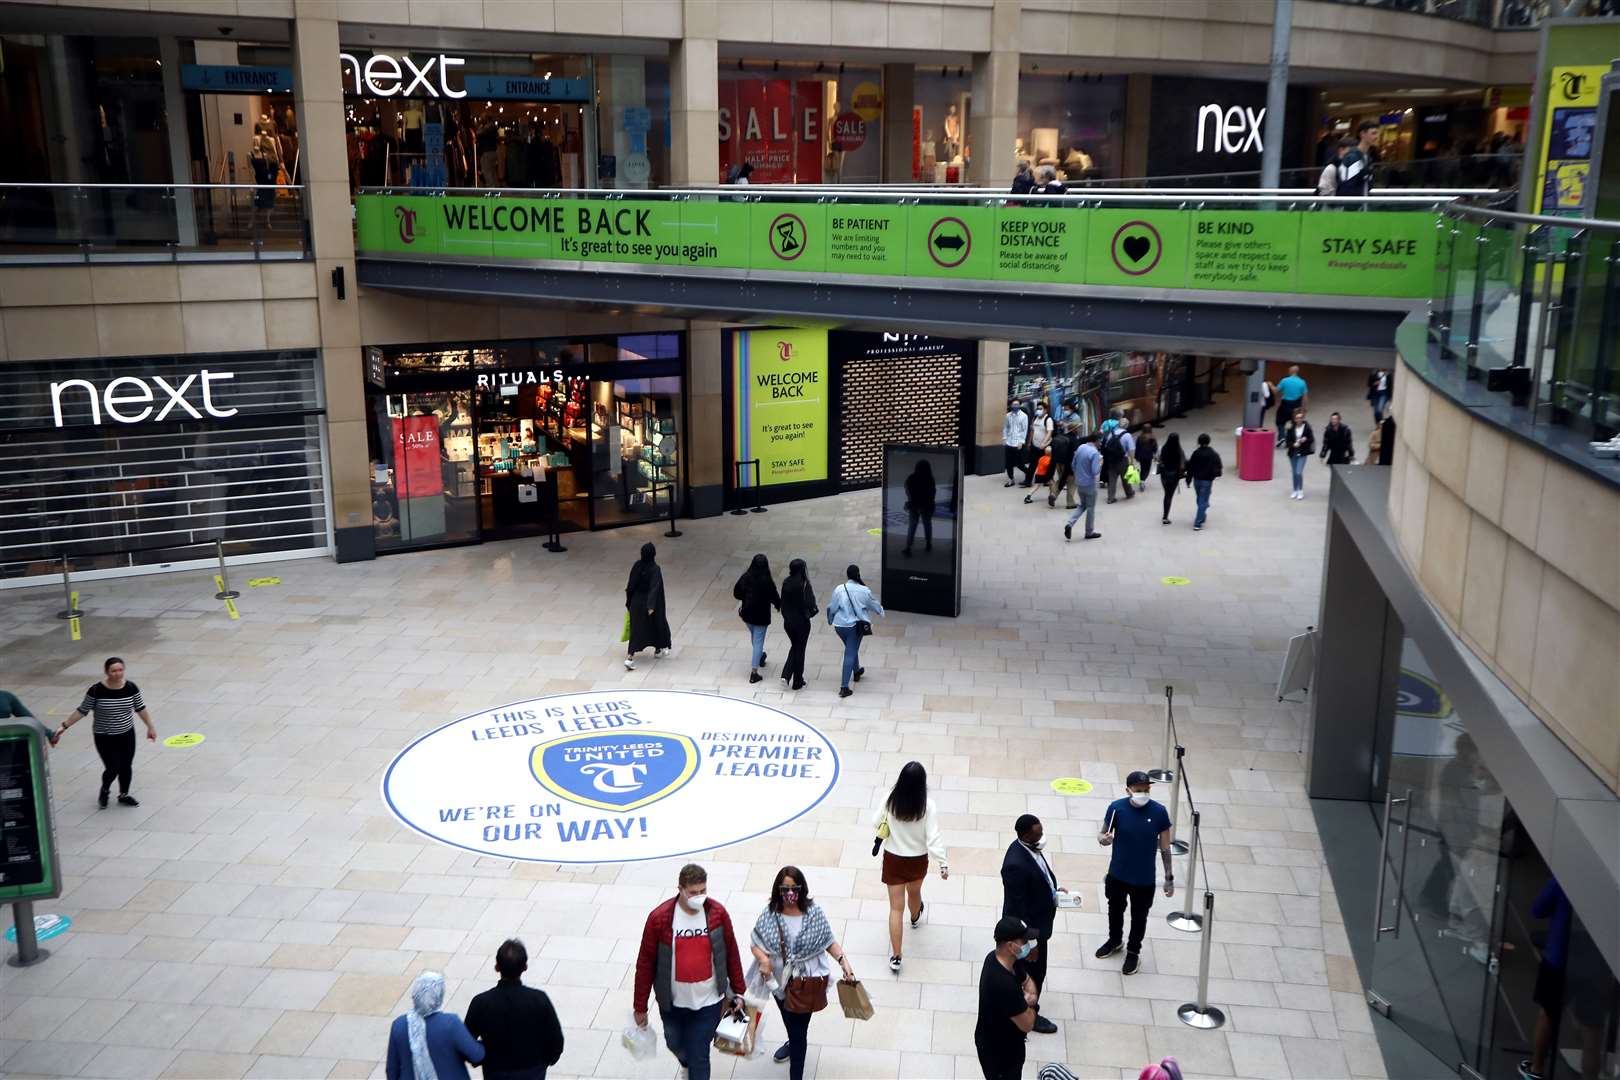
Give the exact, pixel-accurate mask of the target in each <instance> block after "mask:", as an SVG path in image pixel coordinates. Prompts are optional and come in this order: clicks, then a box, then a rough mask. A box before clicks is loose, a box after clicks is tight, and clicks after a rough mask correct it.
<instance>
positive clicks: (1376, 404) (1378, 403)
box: [1372, 394, 1389, 424]
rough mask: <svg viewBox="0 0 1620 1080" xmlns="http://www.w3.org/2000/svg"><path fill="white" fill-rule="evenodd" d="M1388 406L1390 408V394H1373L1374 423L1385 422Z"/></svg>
mask: <svg viewBox="0 0 1620 1080" xmlns="http://www.w3.org/2000/svg"><path fill="white" fill-rule="evenodd" d="M1387 408H1389V395H1388V394H1374V395H1373V396H1372V410H1373V423H1375V424H1381V423H1383V421H1384V410H1385V409H1387Z"/></svg>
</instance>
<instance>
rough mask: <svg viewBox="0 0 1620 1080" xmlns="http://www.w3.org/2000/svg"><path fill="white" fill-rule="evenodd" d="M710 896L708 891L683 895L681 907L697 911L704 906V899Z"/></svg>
mask: <svg viewBox="0 0 1620 1080" xmlns="http://www.w3.org/2000/svg"><path fill="white" fill-rule="evenodd" d="M708 898H709V894H708V893H707V892H700V893H694V894H692V895H691V896H682V897H681V907H683V908H685V909H686V910H687V911H697V910H698V909H699V908H701V907H702V906H703V901H705V900H707V899H708Z"/></svg>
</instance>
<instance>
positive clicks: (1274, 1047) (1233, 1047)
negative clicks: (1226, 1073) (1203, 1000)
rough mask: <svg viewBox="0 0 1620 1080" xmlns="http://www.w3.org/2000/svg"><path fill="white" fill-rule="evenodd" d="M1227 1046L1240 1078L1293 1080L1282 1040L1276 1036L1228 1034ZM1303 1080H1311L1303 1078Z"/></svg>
mask: <svg viewBox="0 0 1620 1080" xmlns="http://www.w3.org/2000/svg"><path fill="white" fill-rule="evenodd" d="M1226 1046H1227V1049H1228V1050H1229V1051H1230V1052H1231V1055H1232V1069H1233V1071H1234V1072H1236V1073H1237V1075H1238V1076H1252V1077H1255V1078H1257V1080H1292V1078H1293V1075H1294V1074H1293V1073H1292V1072H1290V1071H1289V1069H1288V1059H1287V1057H1286V1056H1284V1054H1283V1048H1282V1040H1281V1039H1279V1038H1278V1037H1277V1036H1275V1035H1246V1034H1244V1033H1242V1032H1239V1031H1228V1032H1227V1033H1226ZM1301 1080H1309V1078H1308V1077H1302V1078H1301Z"/></svg>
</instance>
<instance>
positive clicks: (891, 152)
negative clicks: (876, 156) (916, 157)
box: [883, 64, 917, 184]
mask: <svg viewBox="0 0 1620 1080" xmlns="http://www.w3.org/2000/svg"><path fill="white" fill-rule="evenodd" d="M916 86H917V68H916V66H915V65H913V64H884V65H883V182H884V183H886V184H906V183H910V182H911V181H912V180H914V179H916V178H915V177H914V176H912V175H911V107H912V105H913V104H915V102H916Z"/></svg>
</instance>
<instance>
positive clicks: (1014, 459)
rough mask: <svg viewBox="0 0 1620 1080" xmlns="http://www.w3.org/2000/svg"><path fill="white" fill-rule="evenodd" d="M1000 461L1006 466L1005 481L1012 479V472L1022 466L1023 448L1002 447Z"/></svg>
mask: <svg viewBox="0 0 1620 1080" xmlns="http://www.w3.org/2000/svg"><path fill="white" fill-rule="evenodd" d="M1001 452H1002V460H1003V461H1004V462H1005V463H1006V466H1007V479H1009V480H1011V479H1012V478H1013V470H1014V469H1016V468H1018V467H1019V466H1020V465H1022V464H1024V448H1023V447H1022V446H1002V448H1001Z"/></svg>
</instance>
